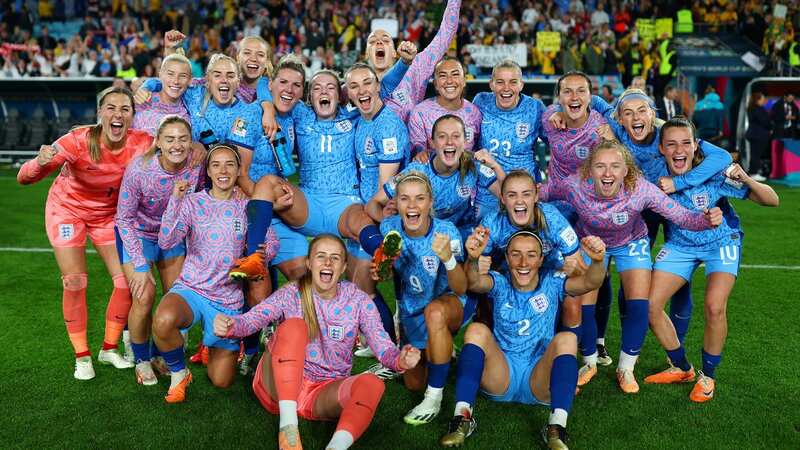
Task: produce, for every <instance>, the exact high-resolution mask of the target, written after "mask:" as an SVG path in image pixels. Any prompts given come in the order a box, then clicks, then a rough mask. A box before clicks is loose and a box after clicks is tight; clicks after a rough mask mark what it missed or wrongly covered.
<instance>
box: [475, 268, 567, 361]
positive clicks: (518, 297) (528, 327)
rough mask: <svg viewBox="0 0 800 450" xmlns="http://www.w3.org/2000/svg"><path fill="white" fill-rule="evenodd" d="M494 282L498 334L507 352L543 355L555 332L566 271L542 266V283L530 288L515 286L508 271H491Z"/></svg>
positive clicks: (526, 356) (533, 356) (528, 356)
mask: <svg viewBox="0 0 800 450" xmlns="http://www.w3.org/2000/svg"><path fill="white" fill-rule="evenodd" d="M489 275H491V277H492V280H493V281H494V283H493V284H494V285H493V286H492V289H491V290H490V291H489V293H488V296H489V298H490V299H491V300H492V304H493V305H494V307H493V310H492V315H493V317H494V331H493V332H494V338H495V340H497V345H498V346H499V347H500V348H501V349H502V350H503V353H505V354H507V355H509V356H513V357H517V358H524V359H529V360H531V361H533V360H535V359H538V358H540V357H541V356H542V355H543V354H544V352H545V350H546V349H547V346H548V345H549V344H550V341H551V340H552V339H553V336H554V335H555V324H556V318H557V317H558V307H559V305H560V303H561V302H562V301H563V300H564V296H565V295H566V291H565V283H566V275H565V274H564V273H563V272H558V271H550V270H540V271H539V285H538V286H536V289H535V290H533V291H530V292H520V291H518V290H516V289H514V287H513V285H512V284H511V280H509V279H508V278H507V277H506V276H505V275H503V274H500V273H498V272H494V271H491V272H489Z"/></svg>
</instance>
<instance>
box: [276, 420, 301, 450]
mask: <svg viewBox="0 0 800 450" xmlns="http://www.w3.org/2000/svg"><path fill="white" fill-rule="evenodd" d="M278 449H279V450H303V444H301V443H300V430H299V429H298V428H297V425H286V426H285V427H281V429H280V431H278Z"/></svg>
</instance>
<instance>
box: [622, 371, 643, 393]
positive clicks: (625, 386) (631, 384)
mask: <svg viewBox="0 0 800 450" xmlns="http://www.w3.org/2000/svg"><path fill="white" fill-rule="evenodd" d="M617 383H619V388H620V389H622V392H624V393H626V394H636V393H637V392H639V383H637V382H636V377H635V376H634V375H633V370H628V369H622V370H620V369H617Z"/></svg>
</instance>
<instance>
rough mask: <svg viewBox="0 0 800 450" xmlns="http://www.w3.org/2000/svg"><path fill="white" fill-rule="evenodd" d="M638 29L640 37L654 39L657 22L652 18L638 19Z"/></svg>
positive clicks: (645, 39)
mask: <svg viewBox="0 0 800 450" xmlns="http://www.w3.org/2000/svg"><path fill="white" fill-rule="evenodd" d="M636 31H638V32H639V39H641V40H643V41H652V40H653V39H655V37H656V24H655V22H653V21H652V20H650V19H636Z"/></svg>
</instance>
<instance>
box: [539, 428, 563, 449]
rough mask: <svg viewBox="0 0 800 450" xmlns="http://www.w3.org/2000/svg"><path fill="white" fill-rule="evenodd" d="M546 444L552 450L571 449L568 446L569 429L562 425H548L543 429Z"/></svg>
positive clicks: (543, 438)
mask: <svg viewBox="0 0 800 450" xmlns="http://www.w3.org/2000/svg"><path fill="white" fill-rule="evenodd" d="M542 440H543V441H544V445H546V446H547V448H549V449H551V450H569V447H567V430H566V429H565V428H564V427H562V426H561V425H555V424H553V425H547V426H546V427H544V428H543V429H542Z"/></svg>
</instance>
